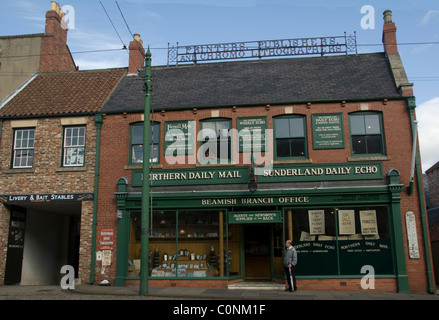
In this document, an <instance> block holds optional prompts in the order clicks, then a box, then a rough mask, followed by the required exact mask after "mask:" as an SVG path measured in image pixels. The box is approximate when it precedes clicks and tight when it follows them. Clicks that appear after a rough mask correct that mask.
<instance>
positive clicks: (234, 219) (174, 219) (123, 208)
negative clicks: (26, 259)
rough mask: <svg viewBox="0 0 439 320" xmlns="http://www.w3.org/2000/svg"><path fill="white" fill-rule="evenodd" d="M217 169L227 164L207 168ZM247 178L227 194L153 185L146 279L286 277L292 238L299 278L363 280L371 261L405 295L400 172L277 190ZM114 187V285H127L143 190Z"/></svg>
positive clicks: (134, 273) (133, 275)
mask: <svg viewBox="0 0 439 320" xmlns="http://www.w3.org/2000/svg"><path fill="white" fill-rule="evenodd" d="M378 167H379V168H381V165H380V164H379V165H378ZM241 169H242V168H241ZM215 170H216V171H215ZM218 170H224V169H221V168H220V169H210V172H213V171H215V172H217V173H218V172H219V171H218ZM242 170H243V172H246V170H249V168H244V169H242ZM168 171H170V170H168ZM173 173H174V174H178V173H181V172H179V171H177V170H176V171H174V172H173ZM174 177H175V175H174ZM180 178H181V176H180ZM373 178H374V179H376V178H377V177H376V176H373ZM248 179H249V175H248V176H247V175H244V178H242V180H241V181H239V182H241V184H239V183H238V184H237V185H240V186H241V187H236V188H235V189H236V190H233V191H227V190H226V189H227V188H224V191H222V187H224V186H226V185H225V184H221V185H220V184H216V185H214V189H216V191H215V190H213V189H212V188H211V187H212V186H208V185H206V186H204V187H202V188H201V189H197V190H189V189H188V188H186V189H184V188H182V190H179V191H175V192H172V190H174V189H160V187H158V189H156V190H154V187H153V192H152V193H151V197H152V198H151V199H150V206H151V208H150V209H151V210H150V227H151V229H150V232H149V253H150V265H149V271H150V275H149V277H150V279H156V280H160V279H168V280H169V279H173V280H176V281H178V280H181V279H184V280H188V279H194V280H200V279H206V280H216V279H221V280H225V279H228V280H232V279H244V280H250V279H261V280H262V279H263V280H268V279H271V280H274V279H278V280H279V281H282V279H284V273H283V272H284V271H283V265H282V259H283V251H284V243H285V240H287V239H291V240H292V241H293V246H294V247H295V248H296V250H297V252H298V260H299V263H298V265H297V268H296V274H297V278H298V279H299V280H300V279H334V278H343V279H346V278H358V279H360V278H362V277H364V276H365V272H366V271H364V270H368V271H369V272H370V270H371V269H370V267H372V268H373V272H374V275H375V277H376V278H392V279H396V280H397V284H398V288H399V289H398V290H399V291H400V292H404V291H405V290H408V279H407V274H406V267H405V258H404V249H403V248H404V243H403V241H404V240H403V235H402V221H401V212H400V193H401V191H402V189H403V186H402V185H401V184H400V183H399V172H398V171H397V170H395V169H392V170H390V171H389V172H387V173H386V175H385V176H381V184H376V185H374V184H373V183H370V184H369V185H362V184H361V183H359V182H358V181H355V180H350V181H346V180H340V181H344V182H346V185H343V183H337V184H338V186H332V187H320V188H304V187H302V188H293V187H290V188H288V187H285V186H286V185H285V184H282V185H279V183H280V182H279V180H278V182H279V183H278V185H279V187H274V185H273V183H272V182H271V181H270V182H262V183H259V182H258V184H257V187H256V190H252V191H253V192H252V191H249V190H248V189H247V188H244V187H246V186H247V184H243V183H242V182H244V180H246V182H247V183H248V182H249V180H248ZM135 180H136V178H135V174H133V177H132V184H133V185H135V184H136V181H135ZM260 180H263V179H260ZM334 181H336V180H334ZM340 181H338V182H340ZM374 181H378V180H374ZM194 182H195V181H194ZM281 182H282V183H284V182H285V181H284V180H282V181H281ZM117 184H118V192H116V193H115V197H116V200H117V204H118V209H119V219H118V240H117V246H118V250H117V252H118V255H117V275H116V285H125V281H126V280H135V279H139V271H140V270H139V257H140V241H139V239H140V207H141V193H140V192H134V190H135V188H131V186H129V182H128V179H126V178H121V179H120V180H119V181H118V183H117ZM194 185H195V184H194ZM235 186H236V185H235ZM281 186H282V187H281ZM156 188H157V187H156ZM229 189H230V186H229ZM245 189H247V190H245ZM164 190H166V191H164ZM221 253H222V254H221ZM365 267H366V268H369V269H364V268H365Z"/></svg>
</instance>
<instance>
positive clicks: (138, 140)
mask: <svg viewBox="0 0 439 320" xmlns="http://www.w3.org/2000/svg"><path fill="white" fill-rule="evenodd" d="M150 137H151V140H150V155H149V162H150V163H159V162H160V124H159V123H157V122H151V136H150ZM129 162H130V164H140V163H143V122H140V123H136V124H133V125H131V127H130V159H129Z"/></svg>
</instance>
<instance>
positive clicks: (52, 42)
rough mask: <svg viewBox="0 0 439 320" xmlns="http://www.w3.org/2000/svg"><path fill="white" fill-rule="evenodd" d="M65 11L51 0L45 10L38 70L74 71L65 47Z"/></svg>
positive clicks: (73, 64)
mask: <svg viewBox="0 0 439 320" xmlns="http://www.w3.org/2000/svg"><path fill="white" fill-rule="evenodd" d="M64 16H65V13H64V12H63V11H62V9H61V8H60V6H59V5H58V3H56V2H55V1H52V2H51V3H50V10H49V11H47V12H46V27H45V31H44V36H43V38H42V42H41V58H40V72H56V71H74V70H76V65H75V62H74V61H73V58H72V55H71V53H70V50H69V48H68V47H67V30H68V28H67V24H66V22H65V20H64Z"/></svg>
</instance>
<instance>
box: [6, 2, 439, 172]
mask: <svg viewBox="0 0 439 320" xmlns="http://www.w3.org/2000/svg"><path fill="white" fill-rule="evenodd" d="M58 3H59V4H60V6H61V7H63V8H64V9H65V11H66V12H67V16H68V18H69V20H68V21H67V22H68V23H69V27H70V29H69V33H68V39H67V43H68V45H69V47H70V50H71V51H72V54H73V57H74V59H75V62H76V64H77V65H78V66H79V68H80V69H81V70H84V69H99V68H112V67H126V66H127V65H128V54H127V51H126V50H123V49H122V48H123V45H126V46H128V45H129V42H130V41H131V40H132V35H131V33H139V34H140V35H141V38H142V39H143V42H144V46H145V47H147V46H148V45H149V46H150V47H151V52H152V62H153V65H165V64H166V63H167V47H168V43H170V44H171V45H172V44H176V42H179V44H180V45H193V44H209V43H222V42H239V41H254V40H276V39H292V38H301V37H320V36H341V35H344V32H347V34H348V35H349V34H353V33H354V31H356V33H357V43H358V53H360V54H361V53H369V52H382V51H383V47H382V42H381V40H382V26H383V12H384V11H385V10H387V9H389V10H392V12H393V21H394V22H395V24H396V26H397V28H398V30H397V39H398V43H399V48H398V49H399V52H400V54H401V58H402V60H403V64H404V67H405V69H406V72H407V75H408V77H409V80H410V81H411V82H413V83H414V92H415V96H416V101H417V110H416V113H417V117H418V120H419V140H420V148H421V157H422V167H423V171H425V170H427V169H428V168H430V167H431V166H432V165H434V164H435V163H436V162H438V161H439V146H438V142H437V141H438V137H439V125H438V124H437V122H438V120H439V63H438V57H439V1H437V0H416V1H414V0H413V1H411V0H404V1H401V0H370V1H369V0H364V1H363V0H337V1H327V0H306V1H297V0H117V3H116V1H113V0H102V1H98V0H87V1H86V0H66V1H59V2H58ZM118 5H119V7H120V10H121V11H122V14H123V17H122V14H121V12H120V11H119V7H118ZM103 7H104V8H105V10H106V11H107V13H108V15H109V17H110V19H111V21H110V19H109V18H108V17H107V13H106V12H105V11H104V8H103ZM49 9H50V1H49V0H17V1H1V2H0V35H18V34H30V33H42V32H44V22H45V13H46V11H47V10H49ZM124 18H125V21H126V23H125V21H124ZM112 24H113V25H114V26H115V29H116V31H115V29H114V28H113V25H112ZM127 25H128V26H127ZM97 50H108V51H99V52H90V51H97Z"/></svg>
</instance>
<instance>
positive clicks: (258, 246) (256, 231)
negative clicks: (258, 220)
mask: <svg viewBox="0 0 439 320" xmlns="http://www.w3.org/2000/svg"><path fill="white" fill-rule="evenodd" d="M244 254H245V278H246V279H248V280H269V279H270V278H271V273H270V225H246V226H244Z"/></svg>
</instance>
